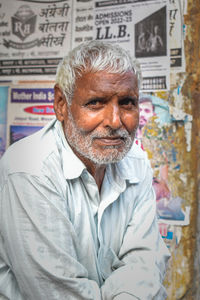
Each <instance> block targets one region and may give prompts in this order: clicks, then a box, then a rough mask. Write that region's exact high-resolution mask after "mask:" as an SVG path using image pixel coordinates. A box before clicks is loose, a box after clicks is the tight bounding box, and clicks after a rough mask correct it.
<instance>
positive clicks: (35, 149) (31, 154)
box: [0, 122, 55, 174]
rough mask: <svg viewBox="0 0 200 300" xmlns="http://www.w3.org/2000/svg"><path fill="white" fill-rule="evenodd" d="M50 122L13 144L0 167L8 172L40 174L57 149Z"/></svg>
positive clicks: (2, 159) (5, 154)
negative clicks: (44, 162)
mask: <svg viewBox="0 0 200 300" xmlns="http://www.w3.org/2000/svg"><path fill="white" fill-rule="evenodd" d="M52 124H53V123H52V122H50V123H49V124H47V125H46V126H45V127H43V128H42V129H41V130H39V131H37V132H36V133H34V134H32V135H30V136H27V137H25V138H23V139H21V140H19V141H17V142H15V143H14V144H12V145H11V146H9V148H8V149H7V151H6V152H5V153H4V155H3V157H2V158H1V161H0V168H1V169H2V170H3V171H4V172H6V173H7V174H12V173H16V172H28V173H33V174H38V173H39V172H40V170H41V166H42V163H43V161H44V160H45V158H46V157H48V156H49V155H50V154H51V153H52V151H54V149H55V140H54V138H53V132H52V126H53V125H52Z"/></svg>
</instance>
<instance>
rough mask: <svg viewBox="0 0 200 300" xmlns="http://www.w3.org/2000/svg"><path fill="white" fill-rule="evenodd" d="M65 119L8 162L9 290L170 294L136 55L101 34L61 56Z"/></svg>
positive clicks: (3, 251) (1, 282) (1, 226)
mask: <svg viewBox="0 0 200 300" xmlns="http://www.w3.org/2000/svg"><path fill="white" fill-rule="evenodd" d="M54 108H55V112H56V117H57V119H56V120H54V121H53V122H51V123H50V124H48V125H47V126H46V127H44V128H43V129H42V130H41V131H39V132H37V133H36V134H34V135H32V136H29V137H27V138H25V139H22V140H21V141H19V142H17V143H15V144H13V145H12V146H11V147H10V148H9V149H8V150H7V152H6V153H5V155H4V156H3V158H2V160H1V166H0V168H1V172H0V208H1V218H0V294H2V295H5V296H6V297H7V298H8V299H11V300H21V299H28V300H30V299H31V300H44V299H49V300H54V299H58V300H63V299H94V300H99V299H104V300H111V299H115V300H126V299H127V300H128V299H132V300H133V299H142V300H145V299H159V300H160V299H164V298H165V294H166V293H165V289H164V287H163V285H162V280H163V276H164V272H165V264H166V261H167V259H168V257H169V253H168V250H167V248H166V246H165V245H164V243H163V241H162V239H161V237H160V235H159V232H158V227H157V223H156V216H155V210H156V201H155V196H154V192H153V189H152V171H151V168H150V164H149V162H148V161H147V160H146V156H145V155H144V153H143V151H142V150H140V148H139V147H138V146H137V145H135V144H134V143H133V142H134V136H135V132H136V129H137V127H138V120H139V108H138V79H137V74H136V70H135V66H134V63H133V61H132V59H131V57H130V56H129V54H128V53H127V52H126V51H125V50H123V49H121V48H120V47H118V46H113V45H111V44H107V43H102V42H97V41H93V42H90V43H88V44H82V45H80V46H79V47H77V48H76V49H74V50H73V51H72V52H71V53H69V55H68V56H67V57H66V58H64V59H63V61H62V62H61V63H60V65H59V67H58V71H57V78H56V85H55V102H54Z"/></svg>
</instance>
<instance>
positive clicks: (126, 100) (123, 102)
mask: <svg viewBox="0 0 200 300" xmlns="http://www.w3.org/2000/svg"><path fill="white" fill-rule="evenodd" d="M119 103H120V105H122V106H127V107H132V106H137V103H138V100H137V99H134V98H124V99H121V100H120V102H119Z"/></svg>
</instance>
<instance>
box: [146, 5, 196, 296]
mask: <svg viewBox="0 0 200 300" xmlns="http://www.w3.org/2000/svg"><path fill="white" fill-rule="evenodd" d="M184 23H185V25H186V38H185V56H186V73H184V74H183V73H179V74H176V75H172V76H171V90H170V92H169V93H166V94H163V95H161V96H162V97H161V98H164V99H166V101H167V102H168V104H169V109H170V113H171V115H172V116H173V117H174V118H173V120H172V122H171V123H170V124H168V125H167V126H162V128H160V126H159V125H158V124H157V123H156V122H154V120H152V123H151V124H149V125H148V128H146V129H145V132H144V136H145V139H144V142H143V144H144V147H145V148H146V149H147V152H148V155H149V158H150V159H151V163H152V166H153V168H154V172H155V176H158V177H159V168H158V166H162V165H164V164H167V168H168V178H167V182H168V186H169V188H170V191H171V193H172V194H173V197H177V196H179V197H181V198H182V199H183V203H184V206H188V207H190V223H189V225H186V226H176V225H173V226H171V229H170V230H171V231H172V232H173V239H172V240H171V242H170V245H169V249H170V251H171V254H172V257H171V260H170V263H169V267H168V270H167V276H166V279H165V286H166V288H167V292H168V300H175V299H185V300H186V299H187V300H191V299H195V300H197V299H200V287H199V283H200V280H199V279H200V267H199V266H200V258H199V252H198V250H200V237H199V235H200V222H199V221H198V219H200V212H199V208H198V200H197V199H200V191H199V188H198V186H199V185H198V183H199V182H200V175H199V173H200V172H199V171H200V163H199V152H200V151H199V150H200V135H199V131H200V117H199V116H200V1H199V0H188V9H187V15H185V16H184ZM177 91H178V92H177ZM159 136H160V138H159ZM155 153H157V154H155ZM163 154H164V155H163ZM166 157H167V160H166ZM157 169H158V170H157Z"/></svg>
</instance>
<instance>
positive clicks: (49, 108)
mask: <svg viewBox="0 0 200 300" xmlns="http://www.w3.org/2000/svg"><path fill="white" fill-rule="evenodd" d="M24 111H25V112H27V113H30V114H35V115H55V112H54V109H53V105H37V106H30V107H27V108H25V109H24Z"/></svg>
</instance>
